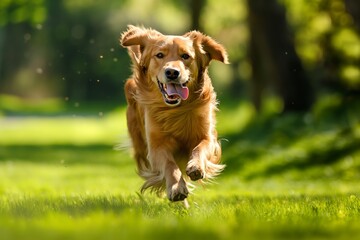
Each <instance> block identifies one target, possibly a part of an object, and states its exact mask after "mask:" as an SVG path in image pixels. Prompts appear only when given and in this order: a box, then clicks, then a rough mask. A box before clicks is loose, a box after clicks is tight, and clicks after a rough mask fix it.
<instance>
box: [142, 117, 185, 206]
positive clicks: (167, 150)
mask: <svg viewBox="0 0 360 240" xmlns="http://www.w3.org/2000/svg"><path fill="white" fill-rule="evenodd" d="M145 116H146V118H145V128H146V138H147V142H148V160H149V163H150V168H151V171H152V172H153V173H155V174H156V175H157V176H158V177H160V178H161V179H162V180H161V181H163V180H165V183H166V192H167V197H168V198H169V200H170V201H181V200H184V199H185V198H186V197H187V196H188V194H189V191H188V189H187V186H186V182H185V181H184V179H183V177H182V173H181V170H180V169H179V167H178V165H177V164H176V162H175V160H174V156H173V151H174V148H175V145H176V142H175V140H174V139H172V138H171V137H169V136H166V135H164V134H163V133H162V131H161V129H160V127H159V125H157V124H156V123H154V122H153V121H152V118H150V117H149V115H147V113H146V115H145ZM148 182H149V180H148ZM145 185H150V186H149V187H151V183H150V184H147V183H146V184H145Z"/></svg>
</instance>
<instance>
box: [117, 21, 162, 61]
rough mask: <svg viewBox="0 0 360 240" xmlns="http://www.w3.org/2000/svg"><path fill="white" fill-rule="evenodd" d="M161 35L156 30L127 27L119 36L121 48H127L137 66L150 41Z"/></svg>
mask: <svg viewBox="0 0 360 240" xmlns="http://www.w3.org/2000/svg"><path fill="white" fill-rule="evenodd" d="M160 35H162V34H161V33H159V32H158V31H156V30H153V29H147V28H141V27H136V26H133V25H128V29H127V30H126V31H125V32H123V33H122V34H121V37H120V44H121V46H123V47H125V48H128V51H129V55H130V57H131V59H132V61H133V62H134V63H137V64H139V63H140V58H141V55H142V52H143V51H144V48H145V46H146V45H147V44H148V42H149V41H150V40H151V39H155V38H156V37H158V36H160Z"/></svg>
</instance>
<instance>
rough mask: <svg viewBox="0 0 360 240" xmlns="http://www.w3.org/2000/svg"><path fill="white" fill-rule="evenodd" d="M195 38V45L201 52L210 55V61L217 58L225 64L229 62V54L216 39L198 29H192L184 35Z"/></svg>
mask: <svg viewBox="0 0 360 240" xmlns="http://www.w3.org/2000/svg"><path fill="white" fill-rule="evenodd" d="M184 37H188V38H190V39H192V40H193V42H194V45H195V46H196V47H197V48H198V49H199V51H200V53H201V54H204V55H207V56H208V61H209V62H210V61H211V60H217V61H220V62H223V63H225V64H228V63H229V60H228V55H227V52H226V50H225V48H224V47H223V46H222V45H221V44H219V43H217V42H216V41H215V40H214V39H212V38H211V37H209V36H206V35H204V34H202V33H201V32H198V31H191V32H188V33H186V34H185V35H184Z"/></svg>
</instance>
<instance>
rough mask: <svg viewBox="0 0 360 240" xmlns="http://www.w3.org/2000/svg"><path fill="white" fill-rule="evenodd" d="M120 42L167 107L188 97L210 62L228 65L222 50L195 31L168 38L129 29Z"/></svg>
mask: <svg viewBox="0 0 360 240" xmlns="http://www.w3.org/2000/svg"><path fill="white" fill-rule="evenodd" d="M120 41H121V45H122V46H123V47H127V48H128V49H129V52H130V54H131V56H132V59H133V62H134V64H136V65H137V66H138V67H140V69H141V70H142V71H143V72H144V73H146V74H147V78H148V79H149V80H151V81H152V82H153V84H155V85H156V86H157V88H158V89H159V91H160V92H161V93H162V96H163V99H164V101H165V103H166V104H167V105H169V106H177V105H179V104H180V103H181V101H182V100H186V99H187V98H188V97H189V94H190V93H189V88H191V86H193V85H196V84H199V82H197V81H200V80H201V78H202V74H203V72H204V71H206V68H207V67H208V65H209V63H210V61H211V60H212V59H214V60H218V61H221V62H224V63H228V59H227V53H226V51H225V49H224V47H223V46H221V45H220V44H218V43H217V42H215V41H214V40H213V39H212V38H210V37H209V36H205V35H204V34H202V33H200V32H197V31H191V32H188V33H186V34H184V35H183V36H169V35H163V34H161V33H160V32H158V31H155V30H152V29H146V28H139V27H135V26H128V29H127V31H126V32H124V33H123V34H122V36H121V39H120Z"/></svg>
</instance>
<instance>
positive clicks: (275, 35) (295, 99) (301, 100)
mask: <svg viewBox="0 0 360 240" xmlns="http://www.w3.org/2000/svg"><path fill="white" fill-rule="evenodd" d="M247 2H248V7H249V29H250V35H251V38H250V60H251V63H252V71H253V76H252V77H253V79H252V80H253V101H254V104H255V106H256V108H257V109H258V110H260V109H261V101H262V95H263V91H264V89H265V88H266V85H268V84H269V85H270V86H272V87H273V88H274V90H275V91H276V93H277V94H278V95H279V96H280V97H281V99H282V100H283V105H284V107H283V111H284V112H291V111H306V110H308V109H309V108H310V107H311V105H312V102H313V92H312V89H311V86H310V82H309V79H308V78H307V76H306V74H305V71H304V68H303V66H302V64H301V61H300V59H299V57H298V55H297V54H296V52H295V47H294V43H293V41H292V37H291V34H290V31H289V29H288V25H287V21H286V17H285V9H284V8H283V7H282V6H281V5H279V4H278V3H277V1H276V0H248V1H247Z"/></svg>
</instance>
